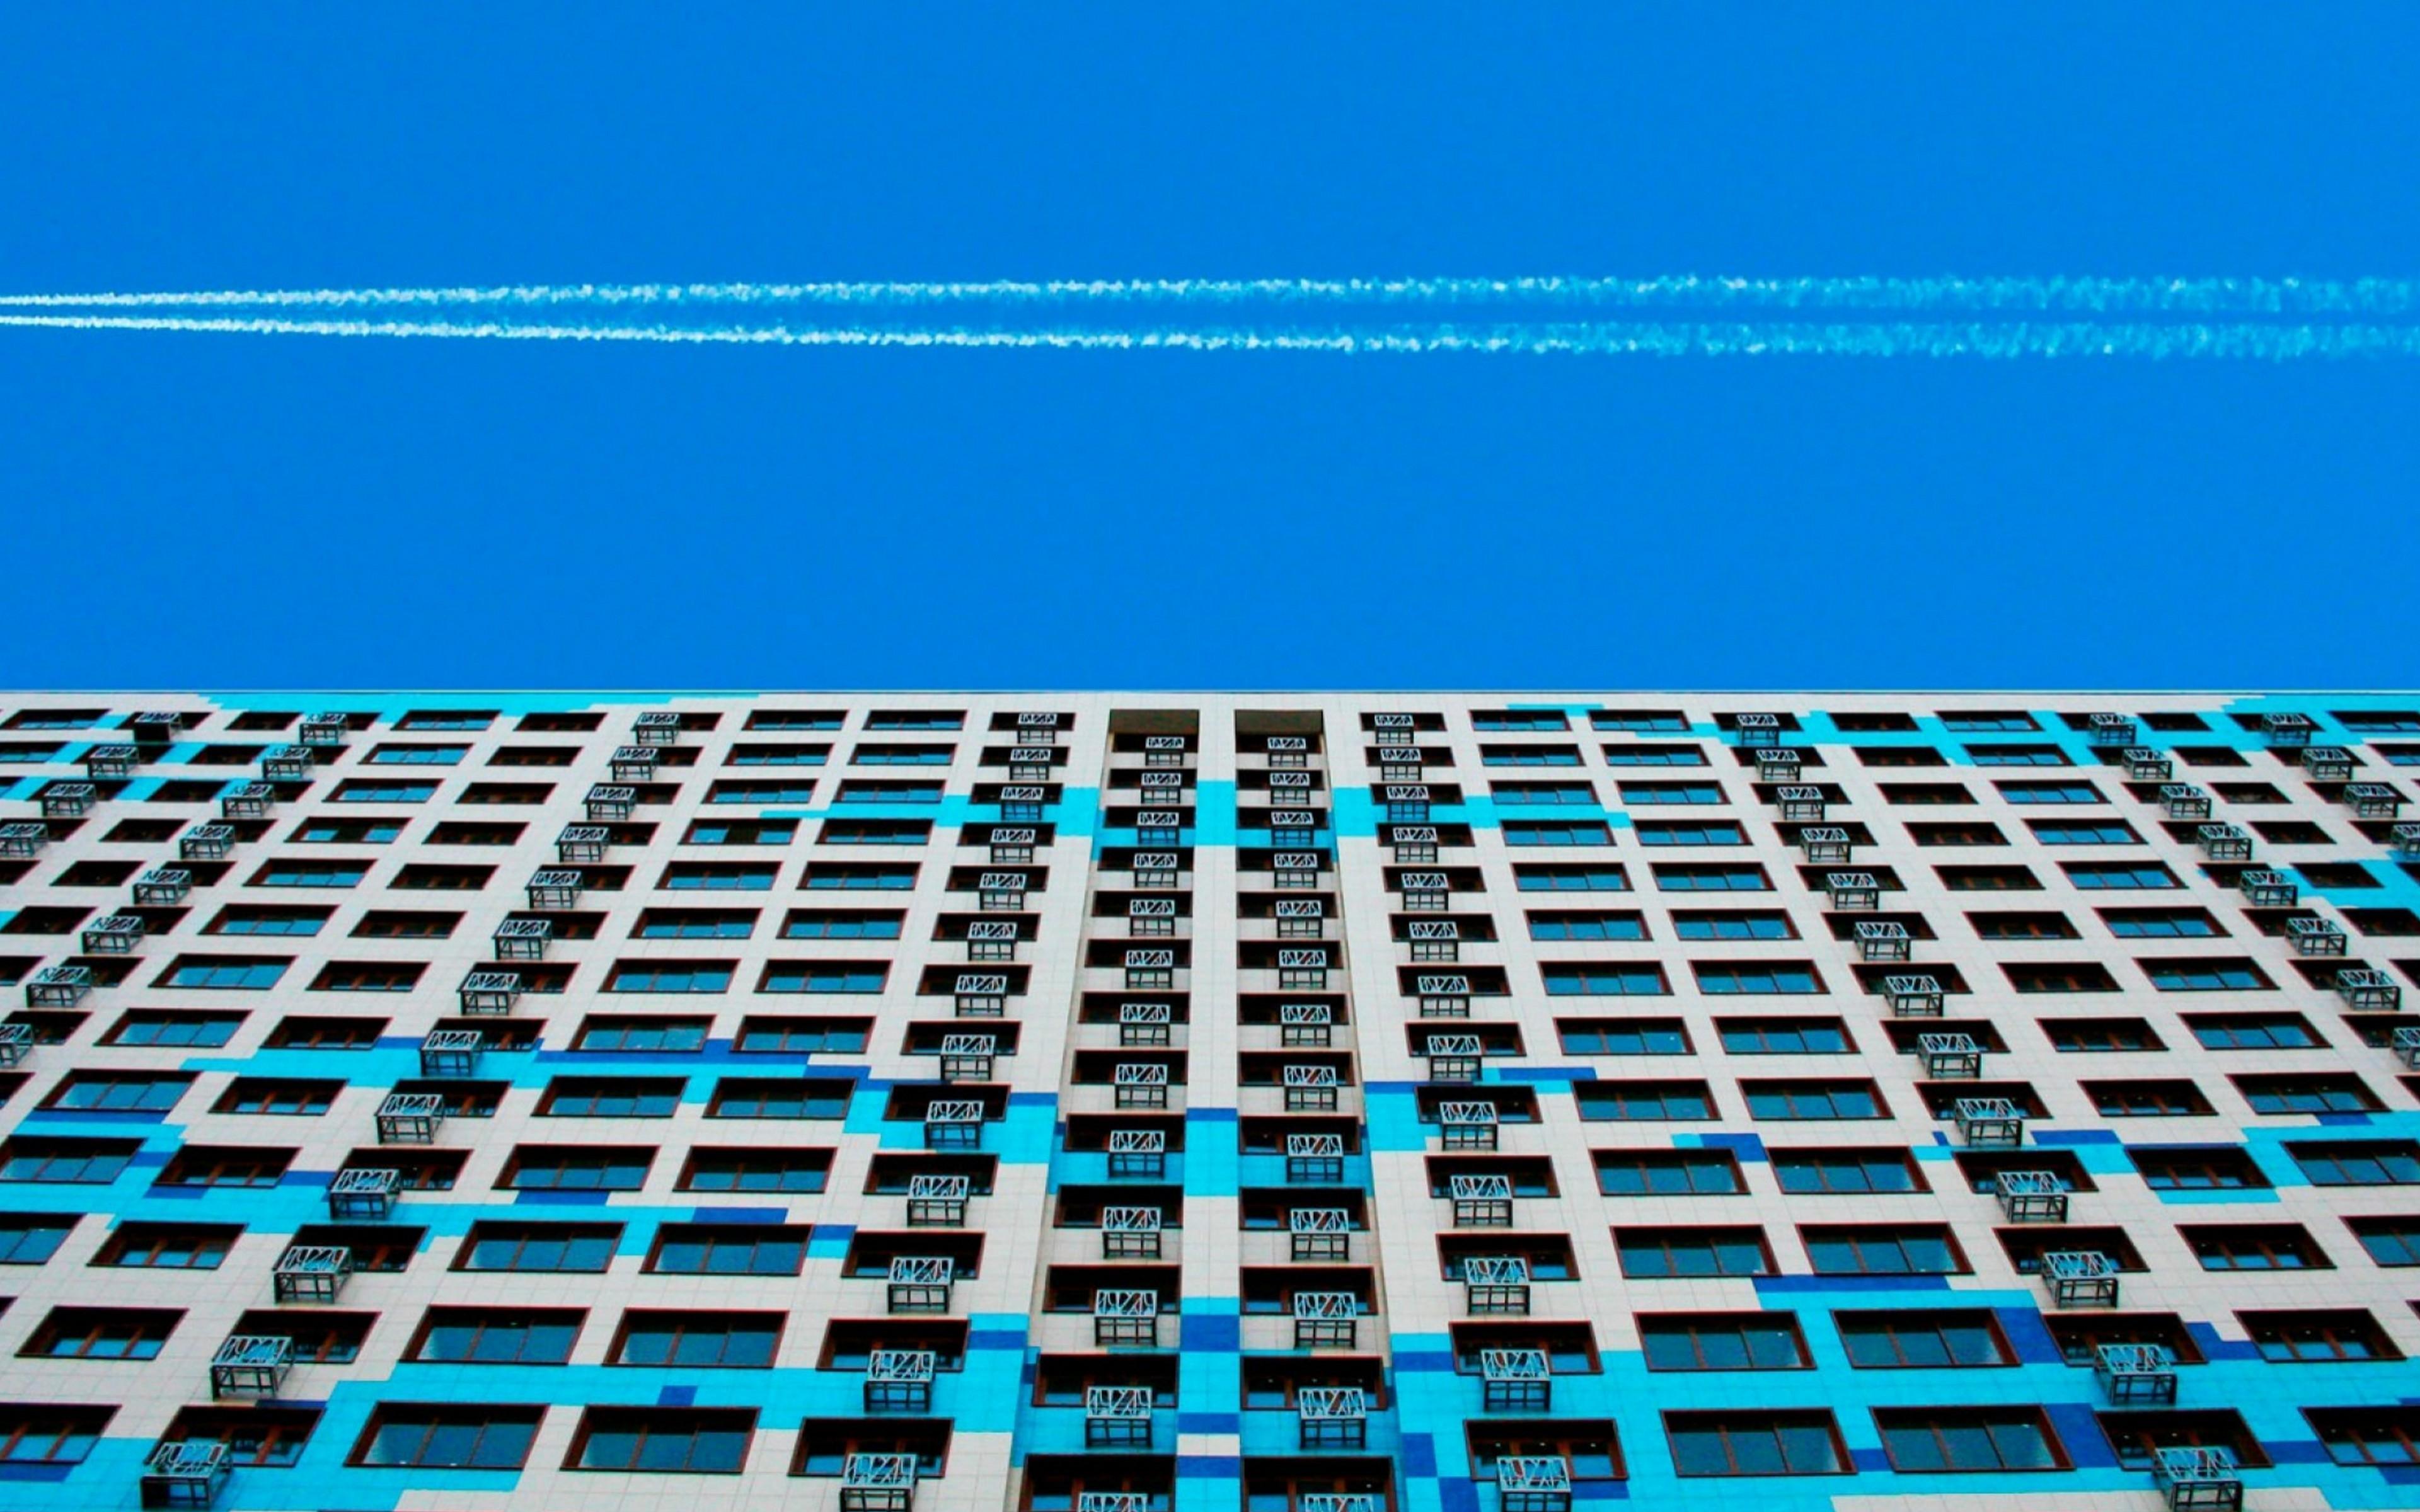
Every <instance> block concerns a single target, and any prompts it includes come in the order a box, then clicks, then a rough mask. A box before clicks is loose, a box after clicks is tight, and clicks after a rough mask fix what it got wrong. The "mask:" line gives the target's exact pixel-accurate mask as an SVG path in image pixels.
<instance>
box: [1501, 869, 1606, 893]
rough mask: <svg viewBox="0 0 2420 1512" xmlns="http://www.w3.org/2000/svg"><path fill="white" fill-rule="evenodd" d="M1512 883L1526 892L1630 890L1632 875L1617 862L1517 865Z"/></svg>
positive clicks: (1513, 872) (1513, 871) (1513, 870)
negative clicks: (1602, 864) (1569, 864)
mask: <svg viewBox="0 0 2420 1512" xmlns="http://www.w3.org/2000/svg"><path fill="white" fill-rule="evenodd" d="M1512 885H1513V887H1516V888H1518V889H1519V890H1520V891H1523V892H1628V891H1629V890H1630V877H1629V874H1628V873H1627V872H1623V871H1622V869H1621V868H1620V867H1618V866H1516V867H1514V868H1513V869H1512Z"/></svg>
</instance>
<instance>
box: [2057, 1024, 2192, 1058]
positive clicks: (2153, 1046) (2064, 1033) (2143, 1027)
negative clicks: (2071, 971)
mask: <svg viewBox="0 0 2420 1512" xmlns="http://www.w3.org/2000/svg"><path fill="white" fill-rule="evenodd" d="M2040 1024H2041V1031H2042V1034H2043V1035H2044V1037H2046V1038H2047V1039H2048V1040H2049V1041H2050V1043H2051V1048H2052V1049H2054V1050H2057V1051H2060V1052H2062V1053H2065V1054H2086V1055H2089V1054H2096V1053H2108V1052H2124V1051H2147V1050H2164V1049H2166V1048H2167V1046H2165V1045H2164V1044H2163V1043H2161V1042H2160V1037H2159V1036H2158V1035H2157V1034H2155V1033H2153V1032H2152V1030H2151V1026H2149V1025H2148V1024H2146V1023H2144V1022H2143V1021H2142V1020H2141V1019H2043V1020H2041V1021H2040Z"/></svg>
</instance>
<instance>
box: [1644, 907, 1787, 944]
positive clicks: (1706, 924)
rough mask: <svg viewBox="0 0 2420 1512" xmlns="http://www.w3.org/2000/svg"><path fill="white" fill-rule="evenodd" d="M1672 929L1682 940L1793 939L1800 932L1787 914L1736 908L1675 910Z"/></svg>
mask: <svg viewBox="0 0 2420 1512" xmlns="http://www.w3.org/2000/svg"><path fill="white" fill-rule="evenodd" d="M1672 933H1673V934H1674V935H1675V936H1676V937H1678V938H1680V939H1683V940H1794V939H1796V938H1798V932H1797V931H1796V930H1795V929H1793V928H1792V927H1791V923H1790V916H1789V915H1788V914H1776V913H1752V912H1748V911H1745V910H1734V911H1730V912H1724V913H1708V912H1704V911H1694V912H1693V911H1688V910H1681V911H1676V912H1675V913H1674V914H1673V915H1672Z"/></svg>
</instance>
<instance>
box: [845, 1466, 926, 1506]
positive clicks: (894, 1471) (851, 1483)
mask: <svg viewBox="0 0 2420 1512" xmlns="http://www.w3.org/2000/svg"><path fill="white" fill-rule="evenodd" d="M915 1502H916V1457H915V1456H914V1455H898V1454H872V1455H850V1456H849V1457H847V1458H845V1459H843V1460H842V1461H841V1466H840V1507H841V1512H910V1509H911V1508H912V1507H913V1506H914V1504H915Z"/></svg>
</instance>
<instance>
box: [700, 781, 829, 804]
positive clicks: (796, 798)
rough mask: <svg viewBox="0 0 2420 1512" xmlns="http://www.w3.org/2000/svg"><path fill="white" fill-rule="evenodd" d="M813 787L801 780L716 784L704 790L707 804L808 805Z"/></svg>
mask: <svg viewBox="0 0 2420 1512" xmlns="http://www.w3.org/2000/svg"><path fill="white" fill-rule="evenodd" d="M814 795H815V785H814V783H813V782H809V781H805V780H803V779H801V780H797V781H788V782H716V783H713V784H711V785H710V786H708V787H707V788H706V802H708V803H808V802H812V801H814Z"/></svg>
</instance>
